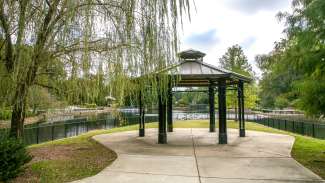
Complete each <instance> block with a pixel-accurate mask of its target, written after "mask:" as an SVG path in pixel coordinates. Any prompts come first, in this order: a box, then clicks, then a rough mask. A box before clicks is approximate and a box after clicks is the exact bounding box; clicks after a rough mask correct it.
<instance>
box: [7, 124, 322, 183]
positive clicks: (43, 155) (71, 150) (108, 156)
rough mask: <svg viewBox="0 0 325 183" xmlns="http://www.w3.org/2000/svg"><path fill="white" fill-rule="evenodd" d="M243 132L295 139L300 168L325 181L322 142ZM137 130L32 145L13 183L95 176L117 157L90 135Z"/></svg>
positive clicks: (266, 129) (248, 126)
mask: <svg viewBox="0 0 325 183" xmlns="http://www.w3.org/2000/svg"><path fill="white" fill-rule="evenodd" d="M227 125H228V128H238V123H236V122H234V121H228V123H227ZM157 126H158V125H157V123H147V124H146V128H157ZM217 126H218V125H217ZM174 127H175V128H208V127H209V121H208V120H188V121H176V122H174ZM246 129H247V130H255V131H262V132H269V133H280V134H289V135H292V136H294V137H295V138H296V141H295V143H294V147H293V150H292V156H293V158H295V159H296V160H297V161H298V162H300V163H301V164H302V165H304V166H306V167H307V168H309V169H311V170H312V171H313V172H315V173H316V174H318V175H320V176H321V177H322V178H325V162H324V160H325V140H318V139H314V138H310V137H305V136H301V135H296V134H292V133H288V132H284V131H281V130H277V129H273V128H270V127H266V126H263V125H260V124H256V123H251V122H246ZM130 130H138V125H131V126H125V127H119V128H113V129H110V130H95V131H91V132H88V133H86V134H83V135H80V136H77V137H71V138H66V139H62V140H56V141H52V142H46V143H42V144H37V145H32V146H30V147H29V148H28V150H29V151H30V152H31V154H32V155H34V159H33V161H32V162H31V163H29V164H28V166H27V167H26V171H25V173H23V174H22V175H21V176H20V177H18V178H17V179H15V180H13V182H50V183H56V182H69V181H73V180H78V179H82V178H85V177H89V176H92V175H95V174H97V173H99V172H100V171H101V170H102V169H104V168H105V167H107V166H108V165H110V164H111V163H112V162H113V161H114V160H115V159H116V158H117V155H116V153H115V152H113V151H112V150H110V149H107V148H105V147H103V146H102V145H100V144H98V143H96V142H95V141H94V140H92V139H91V137H92V136H94V135H99V134H105V133H114V132H122V131H130Z"/></svg>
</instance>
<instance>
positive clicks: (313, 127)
mask: <svg viewBox="0 0 325 183" xmlns="http://www.w3.org/2000/svg"><path fill="white" fill-rule="evenodd" d="M312 135H313V137H315V135H316V134H315V123H313V124H312Z"/></svg>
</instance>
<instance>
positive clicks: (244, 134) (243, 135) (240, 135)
mask: <svg viewBox="0 0 325 183" xmlns="http://www.w3.org/2000/svg"><path fill="white" fill-rule="evenodd" d="M245 136H246V132H245V129H239V137H245Z"/></svg>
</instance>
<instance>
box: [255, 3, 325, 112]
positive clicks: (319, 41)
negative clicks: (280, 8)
mask: <svg viewBox="0 0 325 183" xmlns="http://www.w3.org/2000/svg"><path fill="white" fill-rule="evenodd" d="M324 12H325V1H323V0H294V1H293V11H292V13H287V12H285V13H279V15H278V16H279V18H280V19H282V20H285V22H286V25H287V27H286V29H285V32H286V34H287V39H285V40H282V41H281V42H279V43H277V44H276V45H275V48H274V50H273V51H272V52H271V53H270V54H268V55H262V56H258V57H256V61H257V63H258V65H259V67H260V68H261V69H262V71H263V77H262V80H261V82H260V87H261V93H260V97H261V105H262V106H264V107H277V105H278V104H281V107H284V106H283V105H285V107H290V106H291V107H298V108H299V109H302V110H304V111H305V112H306V113H307V114H309V115H312V116H321V115H324V114H325V110H324V98H325V92H324V90H325V85H324V84H323V83H324V82H325V62H324V60H325V42H324V40H325V34H324V32H325V22H324V19H325V14H324ZM285 100H287V101H286V102H285ZM278 107H279V106H278Z"/></svg>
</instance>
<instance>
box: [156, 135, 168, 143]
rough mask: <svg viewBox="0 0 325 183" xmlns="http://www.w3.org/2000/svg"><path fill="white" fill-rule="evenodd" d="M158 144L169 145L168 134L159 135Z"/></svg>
mask: <svg viewBox="0 0 325 183" xmlns="http://www.w3.org/2000/svg"><path fill="white" fill-rule="evenodd" d="M158 144H167V135H166V133H159V134H158Z"/></svg>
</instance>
